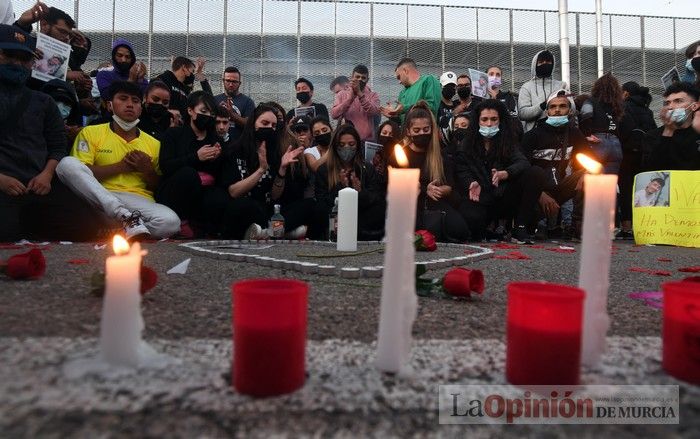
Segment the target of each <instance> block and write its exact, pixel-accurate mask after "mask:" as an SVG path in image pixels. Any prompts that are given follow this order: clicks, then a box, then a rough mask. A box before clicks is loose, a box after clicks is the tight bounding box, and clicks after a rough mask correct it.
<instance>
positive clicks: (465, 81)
mask: <svg viewBox="0 0 700 439" xmlns="http://www.w3.org/2000/svg"><path fill="white" fill-rule="evenodd" d="M457 97H458V98H459V102H458V103H457V105H455V107H454V108H453V109H452V114H459V113H468V112H470V111H472V110H474V108H476V106H477V105H479V102H481V101H482V100H483V99H482V98H481V97H479V96H474V95H473V94H472V80H471V78H470V77H469V75H466V74H461V75H459V76H457Z"/></svg>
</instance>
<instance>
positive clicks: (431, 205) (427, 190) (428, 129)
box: [388, 101, 469, 242]
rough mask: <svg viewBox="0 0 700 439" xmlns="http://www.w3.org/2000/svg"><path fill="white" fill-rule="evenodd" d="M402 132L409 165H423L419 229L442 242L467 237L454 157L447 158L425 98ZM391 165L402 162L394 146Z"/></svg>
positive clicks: (419, 198)
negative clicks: (461, 211)
mask: <svg viewBox="0 0 700 439" xmlns="http://www.w3.org/2000/svg"><path fill="white" fill-rule="evenodd" d="M402 134H403V136H404V141H403V150H404V153H405V154H406V157H407V158H408V167H409V168H418V169H420V177H419V182H420V193H419V195H418V202H417V215H416V230H420V229H426V230H428V231H430V232H431V233H432V234H433V235H435V237H436V239H438V240H439V241H443V242H445V241H454V242H464V241H466V240H467V239H468V238H469V229H468V228H467V224H466V223H465V221H464V219H463V218H462V216H461V215H460V214H459V211H458V210H457V207H458V204H459V198H458V196H457V195H456V193H455V192H454V191H453V190H452V188H453V187H454V168H453V165H452V162H451V161H448V160H445V157H444V155H443V151H442V150H441V148H440V139H439V134H438V127H437V123H436V122H435V118H434V117H433V115H432V112H431V110H430V107H429V106H428V104H427V103H426V102H425V101H419V102H418V103H417V104H416V105H414V107H413V109H411V111H409V112H408V114H407V115H406V122H405V123H404V129H403V133H402ZM388 165H389V166H392V167H399V166H400V165H399V163H398V162H397V160H396V156H395V150H394V148H393V147H392V148H391V151H390V152H389V158H388Z"/></svg>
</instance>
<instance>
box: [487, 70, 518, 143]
mask: <svg viewBox="0 0 700 439" xmlns="http://www.w3.org/2000/svg"><path fill="white" fill-rule="evenodd" d="M486 75H487V79H488V86H487V89H486V90H487V92H488V97H490V98H491V99H498V100H499V101H501V102H503V103H504V104H505V106H506V108H507V109H508V112H509V113H510V115H511V117H513V119H515V120H514V121H513V124H512V125H513V128H514V129H515V133H516V136H517V139H518V141H519V140H520V139H522V137H523V126H522V124H520V123H515V122H518V121H519V120H520V119H518V98H517V97H516V96H514V95H513V93H511V92H509V91H504V90H503V69H501V68H500V67H498V66H491V67H489V68H488V69H486Z"/></svg>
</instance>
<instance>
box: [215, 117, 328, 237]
mask: <svg viewBox="0 0 700 439" xmlns="http://www.w3.org/2000/svg"><path fill="white" fill-rule="evenodd" d="M276 127H277V115H276V114H275V108H274V107H271V106H267V105H264V104H261V105H258V106H257V107H256V108H255V111H254V112H253V116H252V117H250V118H248V122H247V123H246V126H245V128H244V129H243V132H242V133H241V136H240V137H239V138H238V140H237V141H236V143H235V144H234V145H233V147H232V148H231V152H230V154H228V155H227V157H226V159H225V161H224V167H223V170H222V177H221V181H220V184H221V186H222V187H223V188H224V189H226V191H227V192H228V195H229V198H230V200H229V203H228V204H227V207H226V210H225V214H224V221H223V227H224V229H223V234H224V236H225V237H230V238H236V239H241V238H245V239H267V238H269V236H270V234H269V233H268V230H267V229H266V228H263V226H261V224H267V222H268V220H269V219H270V217H271V216H272V214H273V212H274V205H275V204H280V205H281V207H282V210H281V213H282V215H283V216H284V218H285V230H286V233H285V237H287V239H302V238H304V237H305V236H306V235H307V231H309V226H310V225H312V219H313V205H314V201H313V199H311V198H304V193H305V190H306V187H307V186H308V173H307V172H306V165H305V164H304V160H303V157H301V155H302V153H303V151H304V148H303V147H301V146H299V147H297V148H293V147H292V146H291V145H290V146H287V145H285V144H280V136H279V134H278V132H277V130H276ZM309 233H311V232H310V231H309Z"/></svg>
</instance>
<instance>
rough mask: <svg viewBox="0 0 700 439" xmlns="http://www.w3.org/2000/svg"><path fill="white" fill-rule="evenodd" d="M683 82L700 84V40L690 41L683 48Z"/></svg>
mask: <svg viewBox="0 0 700 439" xmlns="http://www.w3.org/2000/svg"><path fill="white" fill-rule="evenodd" d="M683 67H684V69H683V70H684V72H683V78H682V80H683V82H687V83H689V84H695V86H696V87H698V86H700V40H698V41H695V42H694V43H691V44H689V45H688V47H686V49H685V65H684V66H683Z"/></svg>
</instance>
